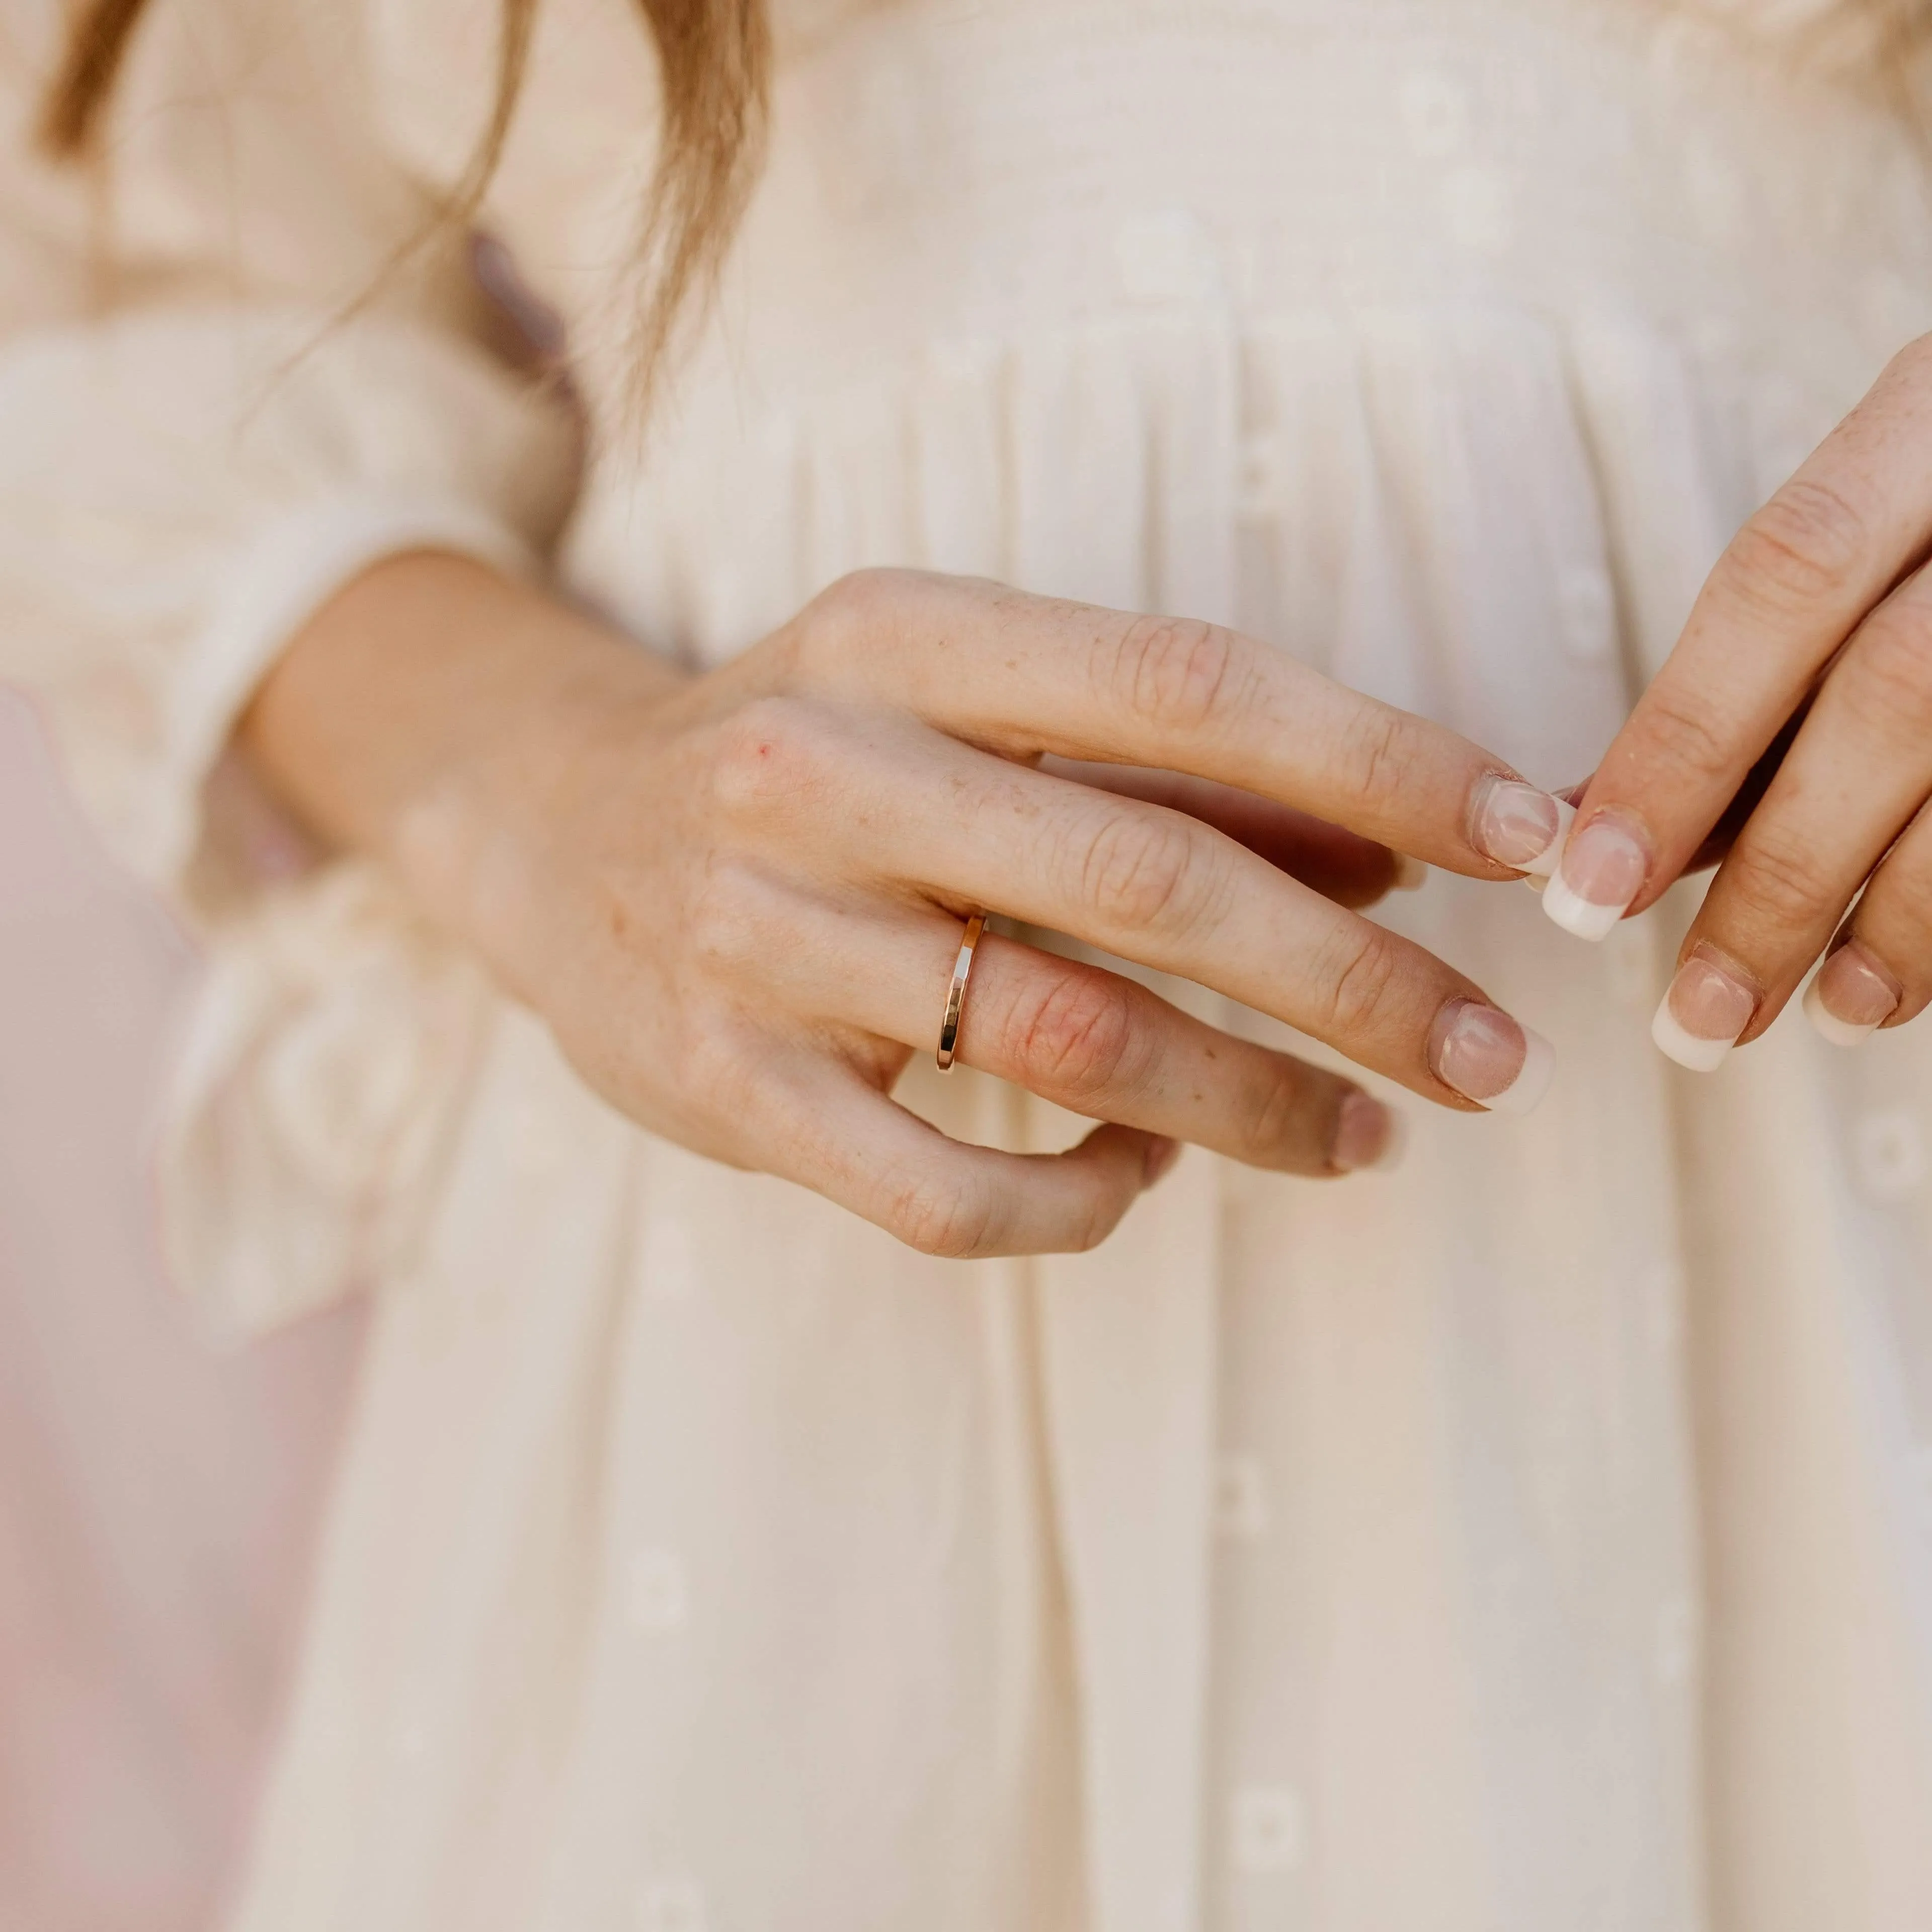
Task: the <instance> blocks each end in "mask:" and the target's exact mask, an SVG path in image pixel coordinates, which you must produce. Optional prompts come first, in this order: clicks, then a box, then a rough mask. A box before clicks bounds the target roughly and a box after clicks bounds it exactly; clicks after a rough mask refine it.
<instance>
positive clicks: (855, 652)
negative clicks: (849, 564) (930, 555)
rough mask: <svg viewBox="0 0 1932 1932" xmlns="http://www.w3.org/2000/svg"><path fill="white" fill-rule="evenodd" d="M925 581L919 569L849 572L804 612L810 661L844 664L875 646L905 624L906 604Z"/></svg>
mask: <svg viewBox="0 0 1932 1932" xmlns="http://www.w3.org/2000/svg"><path fill="white" fill-rule="evenodd" d="M925 581H926V579H925V577H924V576H923V574H922V573H921V572H919V571H915V570H896V569H889V568H883V567H874V568H867V569H863V570H853V571H847V572H846V574H844V576H843V577H838V578H837V579H835V580H834V581H833V582H832V583H829V584H827V585H826V587H825V588H824V589H823V590H821V591H820V592H819V593H818V595H817V596H816V597H814V598H813V599H812V600H811V602H810V603H809V604H807V605H806V606H805V609H804V610H803V611H802V613H800V615H799V641H800V644H801V646H802V655H804V657H805V659H806V660H807V661H815V662H826V661H835V662H841V663H844V662H849V661H850V660H851V659H852V658H854V657H856V656H859V655H862V654H863V653H865V652H867V651H868V650H871V649H874V648H876V647H877V646H878V645H879V644H880V643H883V642H884V641H886V640H889V638H890V637H892V635H893V634H895V631H896V630H897V629H898V627H899V626H900V625H901V624H902V623H903V622H904V616H905V612H906V607H907V603H908V601H910V599H911V598H913V596H914V595H916V592H917V590H918V588H919V586H920V585H921V584H922V583H924V582H925Z"/></svg>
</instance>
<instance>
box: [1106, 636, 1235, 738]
mask: <svg viewBox="0 0 1932 1932" xmlns="http://www.w3.org/2000/svg"><path fill="white" fill-rule="evenodd" d="M1104 655H1105V658H1106V664H1105V673H1106V679H1107V681H1108V682H1109V685H1110V686H1111V690H1110V695H1111V696H1112V697H1114V698H1115V700H1117V701H1118V702H1119V703H1121V704H1122V705H1123V706H1124V707H1125V708H1126V709H1127V711H1128V712H1130V714H1131V715H1133V716H1134V717H1136V718H1140V719H1142V720H1143V721H1145V722H1146V723H1148V724H1151V725H1152V726H1154V727H1155V728H1156V729H1157V730H1162V731H1173V732H1198V731H1200V730H1204V729H1205V728H1206V727H1208V726H1210V725H1211V724H1214V722H1215V721H1217V719H1219V718H1223V717H1224V716H1226V715H1229V713H1230V712H1232V711H1234V710H1235V709H1238V707H1239V706H1240V705H1241V702H1242V700H1243V698H1244V696H1245V695H1246V694H1247V692H1248V691H1250V689H1251V688H1252V686H1253V682H1254V679H1255V670H1256V666H1255V655H1254V646H1253V645H1252V644H1251V643H1250V642H1249V641H1248V640H1247V639H1246V638H1244V637H1239V636H1238V635H1237V634H1235V632H1234V631H1229V630H1224V629H1223V628H1222V627H1221V626H1220V625H1218V624H1210V623H1206V622H1202V620H1200V619H1197V618H1192V617H1137V618H1136V619H1134V620H1133V622H1132V623H1130V625H1128V626H1127V629H1126V630H1125V631H1124V632H1123V633H1122V634H1121V637H1120V638H1119V639H1118V641H1117V642H1116V643H1114V644H1113V645H1112V646H1110V647H1106V649H1105V652H1104Z"/></svg>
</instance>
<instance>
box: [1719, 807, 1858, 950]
mask: <svg viewBox="0 0 1932 1932" xmlns="http://www.w3.org/2000/svg"><path fill="white" fill-rule="evenodd" d="M1724 870H1725V872H1726V874H1728V877H1726V879H1725V881H1724V883H1725V889H1726V893H1727V901H1728V904H1729V907H1730V910H1732V912H1733V913H1734V914H1735V913H1742V915H1743V917H1744V919H1745V922H1747V923H1748V925H1750V926H1752V927H1754V928H1760V929H1762V928H1767V927H1768V928H1769V929H1772V930H1774V931H1777V930H1781V929H1791V928H1799V927H1805V926H1810V925H1811V924H1812V922H1814V921H1815V920H1816V919H1817V917H1818V916H1819V914H1820V912H1821V911H1823V910H1825V909H1826V908H1827V907H1833V906H1835V905H1836V904H1837V903H1838V900H1839V898H1841V896H1842V895H1841V892H1840V889H1839V888H1838V885H1837V883H1835V881H1834V880H1833V879H1832V877H1831V876H1830V874H1829V873H1828V872H1827V871H1826V869H1825V868H1824V867H1823V865H1821V863H1820V860H1819V858H1818V855H1817V852H1816V850H1814V847H1812V845H1811V843H1810V841H1808V840H1807V839H1806V838H1805V837H1804V836H1803V835H1802V834H1796V835H1794V834H1793V833H1792V832H1787V831H1786V830H1785V829H1784V828H1783V827H1782V826H1778V825H1776V824H1775V823H1772V824H1769V825H1766V826H1764V827H1763V829H1755V830H1754V832H1753V835H1752V836H1751V839H1750V840H1749V841H1748V843H1745V844H1741V845H1739V846H1738V847H1734V848H1733V851H1732V853H1731V856H1730V861H1729V862H1728V863H1727V865H1726V866H1725V868H1724Z"/></svg>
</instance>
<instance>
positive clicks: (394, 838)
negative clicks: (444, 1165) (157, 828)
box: [242, 552, 688, 964]
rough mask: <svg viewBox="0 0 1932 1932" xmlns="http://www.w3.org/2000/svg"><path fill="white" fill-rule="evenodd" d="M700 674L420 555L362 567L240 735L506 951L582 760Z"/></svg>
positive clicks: (276, 774)
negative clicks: (689, 672) (692, 675)
mask: <svg viewBox="0 0 1932 1932" xmlns="http://www.w3.org/2000/svg"><path fill="white" fill-rule="evenodd" d="M686 682H688V679H687V676H686V674H685V673H682V672H680V671H679V670H676V668H675V667H673V666H671V665H670V664H666V663H665V662H664V661H663V660H662V659H661V658H656V657H655V656H653V655H651V654H650V653H649V652H646V651H644V650H642V649H638V648H637V647H636V646H634V645H632V644H631V643H629V642H628V640H625V639H624V638H623V637H620V636H619V635H618V634H616V633H615V632H613V631H611V630H610V629H609V628H607V626H605V625H602V624H600V623H598V622H596V621H595V619H592V618H590V617H589V616H586V615H585V614H584V613H581V612H579V611H577V610H573V609H571V607H568V605H566V604H562V603H561V602H559V601H557V600H556V599H555V598H551V597H549V596H547V595H544V594H543V593H542V592H539V591H538V590H536V589H532V588H531V587H530V586H527V585H525V584H523V583H517V582H516V581H514V580H511V579H510V578H508V577H504V576H502V575H500V574H498V573H497V572H496V571H493V570H491V569H490V568H487V567H486V566H484V565H481V564H478V563H475V562H472V561H471V560H469V559H466V558H463V557H459V556H452V555H447V554H444V553H428V552H425V553H413V554H410V555H407V556H398V557H395V558H393V559H389V560H387V561H386V562H383V563H381V564H379V565H376V566H375V567H374V568H372V569H371V570H369V571H365V572H364V573H363V574H362V575H361V576H359V577H357V578H356V580H354V581H353V583H350V584H348V585H347V586H344V589H342V590H341V591H340V592H338V594H337V595H336V596H335V597H334V598H332V599H331V600H330V601H329V603H328V604H326V605H325V606H324V607H323V609H322V610H320V611H319V612H318V613H317V615H316V616H315V617H314V618H313V619H311V621H310V622H309V623H308V624H307V625H305V626H304V628H303V629H302V631H301V632H300V633H299V634H298V636H297V637H296V638H295V639H294V640H293V642H292V643H291V644H290V647H289V649H288V650H287V652H285V653H284V656H283V658H282V659H281V661H280V662H279V663H278V664H277V666H276V667H275V670H273V671H272V673H271V674H270V676H269V678H268V679H267V680H266V681H265V682H264V684H263V688H262V689H261V691H260V693H259V694H258V695H257V699H256V700H255V702H254V705H253V706H251V709H250V711H249V713H248V716H247V717H246V718H245V720H244V721H243V725H242V742H243V744H244V745H245V748H246V749H247V750H248V752H249V753H250V754H251V757H253V758H254V760H255V762H256V763H257V765H258V766H260V768H261V769H263V772H264V775H266V777H267V778H268V779H269V782H270V783H271V784H272V785H273V786H274V787H275V789H276V790H278V792H280V793H281V795H282V796H283V797H284V799H285V800H286V801H287V802H288V803H289V804H290V805H292V806H293V808H294V809H295V810H296V812H297V813H298V814H299V815H300V816H301V817H302V818H303V819H305V820H306V821H308V823H309V824H310V825H311V826H312V827H313V828H314V829H316V830H317V831H319V832H320V833H321V834H322V835H323V837H324V838H325V839H326V840H327V841H329V842H330V843H331V844H334V845H335V846H337V847H343V848H347V849H351V850H362V851H365V852H368V853H371V854H372V855H374V856H378V857H380V858H383V859H386V860H387V861H388V862H390V863H391V864H392V865H394V866H395V868H396V869H397V870H398V872H399V873H400V874H401V876H402V877H403V878H404V880H405V881H406V883H407V884H408V886H410V889H411V891H412V892H413V894H414V895H415V896H416V898H418V899H419V901H420V902H421V903H422V904H423V905H424V907H425V909H426V910H428V911H429V912H430V913H431V915H432V916H434V918H436V919H437V920H438V922H440V923H442V924H444V925H446V926H449V927H451V928H452V929H454V930H455V931H457V932H459V933H460V934H461V935H463V936H464V937H466V938H469V939H471V940H472V941H475V942H476V943H478V944H481V946H482V947H484V950H485V951H486V952H487V953H490V954H491V955H492V956H497V957H499V959H500V956H501V955H502V951H503V948H504V943H505V939H506V938H508V937H509V936H511V935H514V933H515V932H517V931H518V930H520V929H522V928H523V926H525V925H526V922H527V911H526V908H524V907H523V904H522V901H523V900H524V899H525V898H526V897H527V895H528V893H529V889H530V886H531V884H532V877H531V875H532V873H533V872H534V871H535V870H536V869H538V868H539V866H540V863H541V860H540V854H541V852H542V850H543V848H544V847H545V846H546V845H547V844H551V843H553V842H554V840H555V837H556V834H555V832H554V830H553V821H554V820H555V819H556V817H557V815H558V814H559V811H567V809H568V798H569V796H571V793H572V791H573V790H574V788H577V787H580V785H581V784H582V782H583V770H582V767H583V765H584V763H585V762H586V757H587V756H589V754H592V753H594V751H595V746H596V745H598V743H600V742H604V741H605V740H607V739H608V737H609V736H610V734H611V733H612V731H613V729H615V730H619V731H622V730H626V729H630V730H634V728H635V725H636V723H637V721H640V719H642V718H643V717H644V716H645V715H646V714H648V713H649V712H651V711H652V709H653V708H654V707H655V706H656V705H657V704H658V703H661V701H662V700H664V699H665V698H666V697H669V696H670V695H671V694H673V693H674V692H676V691H678V690H679V689H681V688H682V687H683V685H685V683H686ZM502 963H505V964H508V963H509V962H502Z"/></svg>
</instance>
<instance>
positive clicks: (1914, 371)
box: [1885, 335, 1932, 381]
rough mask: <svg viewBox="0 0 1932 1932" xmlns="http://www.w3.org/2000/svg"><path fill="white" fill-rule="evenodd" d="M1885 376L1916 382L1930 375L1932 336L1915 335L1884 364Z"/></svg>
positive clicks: (1931, 367)
mask: <svg viewBox="0 0 1932 1932" xmlns="http://www.w3.org/2000/svg"><path fill="white" fill-rule="evenodd" d="M1885 374H1886V375H1887V376H1891V377H1902V378H1904V379H1906V380H1911V381H1917V380H1919V379H1920V378H1921V377H1925V376H1927V375H1932V335H1916V336H1914V337H1913V338H1912V340H1911V341H1909V342H1908V343H1907V344H1906V345H1905V347H1903V349H1901V350H1899V352H1898V353H1897V355H1895V356H1893V358H1892V359H1891V361H1890V362H1888V363H1887V364H1886V365H1885Z"/></svg>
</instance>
